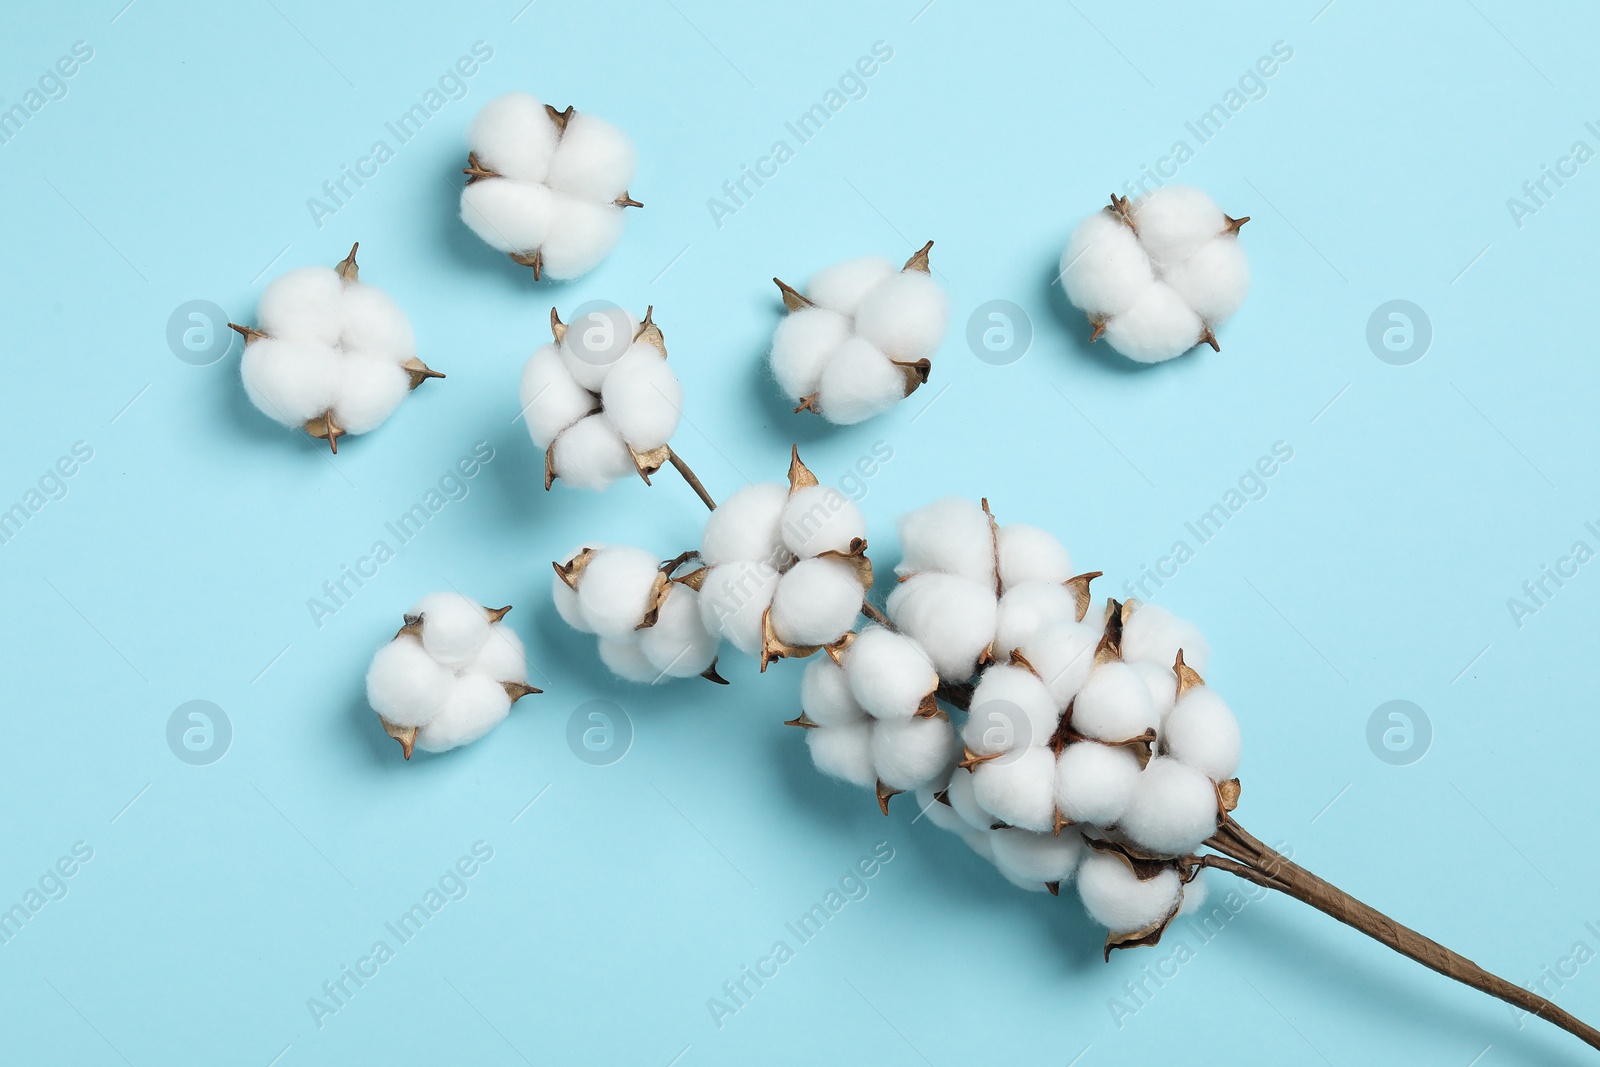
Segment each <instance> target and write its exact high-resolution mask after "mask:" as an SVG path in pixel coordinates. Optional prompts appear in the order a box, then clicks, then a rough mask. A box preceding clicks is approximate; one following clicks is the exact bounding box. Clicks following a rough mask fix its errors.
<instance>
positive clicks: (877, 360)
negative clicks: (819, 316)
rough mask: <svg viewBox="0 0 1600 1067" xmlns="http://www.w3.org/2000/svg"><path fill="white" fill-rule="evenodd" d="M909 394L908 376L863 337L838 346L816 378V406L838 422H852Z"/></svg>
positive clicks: (846, 341)
mask: <svg viewBox="0 0 1600 1067" xmlns="http://www.w3.org/2000/svg"><path fill="white" fill-rule="evenodd" d="M906 394H907V389H906V377H905V373H904V372H903V371H901V369H900V368H899V367H897V366H895V365H894V362H893V360H892V359H891V358H890V357H889V356H888V355H886V354H884V352H883V351H882V350H880V349H879V348H878V347H877V346H876V345H874V344H873V343H872V342H871V341H868V340H867V339H866V338H864V337H848V338H846V339H845V340H844V341H842V342H841V343H840V344H839V345H838V346H837V347H835V348H834V349H833V351H832V353H831V354H830V355H829V357H828V364H827V366H825V367H823V368H822V375H821V377H820V378H818V380H817V391H816V397H815V399H816V409H817V411H818V412H819V413H821V415H822V417H823V418H825V419H827V420H828V421H829V422H831V423H835V424H836V425H839V426H853V425H855V424H856V423H858V422H862V421H863V420H866V419H870V418H871V417H872V416H874V415H876V414H878V413H879V412H882V411H887V410H888V409H889V408H891V407H893V406H894V405H895V404H896V403H897V402H898V401H899V400H900V399H901V398H902V397H904V396H905V395H906Z"/></svg>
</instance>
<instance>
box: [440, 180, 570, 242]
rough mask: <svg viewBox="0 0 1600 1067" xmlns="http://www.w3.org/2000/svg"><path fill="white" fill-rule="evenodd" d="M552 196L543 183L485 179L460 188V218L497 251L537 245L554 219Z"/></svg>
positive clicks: (549, 229)
mask: <svg viewBox="0 0 1600 1067" xmlns="http://www.w3.org/2000/svg"><path fill="white" fill-rule="evenodd" d="M556 208H557V205H556V196H555V194H554V193H552V192H551V191H550V190H549V189H548V188H546V187H545V186H543V185H528V184H525V183H523V182H520V181H502V180H500V179H497V178H488V179H485V180H483V181H476V182H473V183H472V184H471V185H468V186H465V187H463V188H462V190H461V221H462V222H464V223H466V224H467V226H468V228H470V229H471V230H472V232H473V233H475V234H477V235H478V236H479V237H480V238H482V239H483V241H484V243H485V244H487V245H489V247H491V248H493V249H495V250H496V251H499V252H505V253H508V254H509V253H512V252H516V253H526V252H532V251H533V250H534V249H536V248H539V247H541V246H542V245H543V244H544V243H545V241H546V240H548V239H549V237H550V231H551V227H552V226H553V224H554V222H555V215H556Z"/></svg>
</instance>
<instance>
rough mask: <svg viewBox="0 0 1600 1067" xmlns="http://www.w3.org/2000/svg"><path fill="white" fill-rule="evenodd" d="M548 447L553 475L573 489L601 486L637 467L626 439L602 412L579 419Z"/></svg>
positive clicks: (601, 487)
mask: <svg viewBox="0 0 1600 1067" xmlns="http://www.w3.org/2000/svg"><path fill="white" fill-rule="evenodd" d="M551 447H552V448H553V450H554V451H553V454H552V456H551V459H552V461H553V462H554V464H555V470H556V476H557V477H558V478H560V479H561V480H562V481H563V482H566V483H567V484H568V485H570V486H572V487H573V488H575V489H604V488H605V487H606V486H608V485H610V484H611V483H612V482H614V481H616V480H617V479H618V478H622V477H625V476H626V475H629V474H634V473H636V472H637V470H638V468H636V467H635V466H634V464H633V454H632V453H631V452H629V451H628V446H627V443H626V442H624V441H623V440H622V435H621V434H619V433H617V429H616V427H615V426H613V425H611V423H610V422H608V421H607V420H606V418H605V416H604V415H590V416H587V417H586V418H582V419H579V420H578V421H577V422H575V423H573V424H572V425H571V426H569V427H567V428H566V429H565V430H563V431H562V432H561V434H560V436H558V437H557V438H556V439H555V443H554V444H553V445H552V446H551Z"/></svg>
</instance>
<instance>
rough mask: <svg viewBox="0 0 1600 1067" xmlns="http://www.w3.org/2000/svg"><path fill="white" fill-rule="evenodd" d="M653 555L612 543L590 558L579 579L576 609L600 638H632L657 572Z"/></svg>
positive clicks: (653, 587) (640, 620) (643, 613)
mask: <svg viewBox="0 0 1600 1067" xmlns="http://www.w3.org/2000/svg"><path fill="white" fill-rule="evenodd" d="M660 572H661V571H660V565H659V564H658V563H657V561H656V558H655V557H654V556H652V555H651V554H650V553H648V552H646V551H645V550H644V549H642V548H634V547H633V546H632V545H611V546H610V547H607V548H602V549H600V550H598V551H597V552H595V554H594V555H593V556H591V557H589V564H588V566H586V567H585V568H584V569H583V574H582V575H581V576H580V577H579V579H578V609H579V610H580V611H582V612H583V618H584V621H585V622H587V623H588V624H589V629H591V630H592V631H594V632H595V633H597V634H599V635H600V636H601V637H610V638H613V639H617V640H621V639H623V638H626V639H628V640H632V639H633V633H634V630H635V628H637V627H638V625H639V624H640V623H641V622H643V621H644V616H645V613H646V612H647V611H649V610H650V606H651V605H650V598H651V596H652V595H653V593H654V591H655V582H656V576H657V575H658V574H660Z"/></svg>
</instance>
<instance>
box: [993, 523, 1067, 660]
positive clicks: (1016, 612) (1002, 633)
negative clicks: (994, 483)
mask: <svg viewBox="0 0 1600 1067" xmlns="http://www.w3.org/2000/svg"><path fill="white" fill-rule="evenodd" d="M1001 532H1002V533H1004V532H1005V531H1004V530H1002V531H1001ZM1077 621H1078V597H1077V595H1076V594H1074V593H1073V592H1072V591H1071V590H1069V589H1067V587H1066V586H1064V585H1062V584H1060V583H1059V582H1024V583H1022V584H1020V585H1014V586H1012V587H1010V588H1009V589H1007V590H1006V592H1005V595H1004V596H1002V597H1001V598H1000V604H999V608H998V610H997V614H996V616H995V627H994V655H995V659H997V660H1000V661H1002V662H1003V661H1004V660H1005V659H1006V657H1007V656H1009V655H1010V654H1011V650H1012V649H1014V648H1021V647H1022V646H1023V645H1025V644H1027V643H1028V642H1029V641H1031V640H1033V639H1034V638H1035V637H1036V636H1038V634H1039V633H1040V631H1042V630H1044V629H1046V628H1047V627H1050V626H1053V625H1055V624H1057V623H1064V622H1077ZM1024 655H1026V653H1024Z"/></svg>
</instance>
